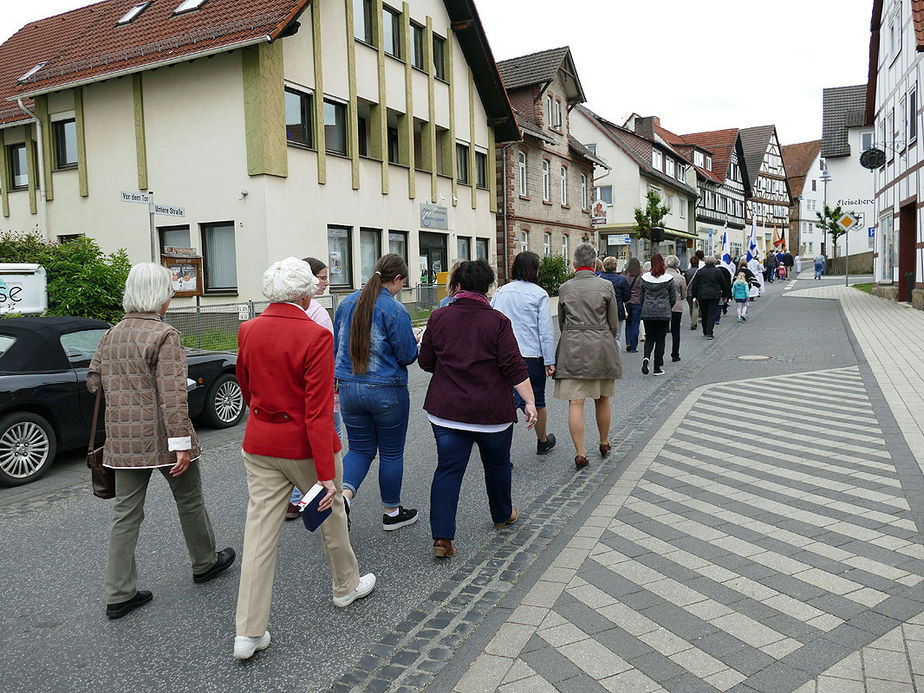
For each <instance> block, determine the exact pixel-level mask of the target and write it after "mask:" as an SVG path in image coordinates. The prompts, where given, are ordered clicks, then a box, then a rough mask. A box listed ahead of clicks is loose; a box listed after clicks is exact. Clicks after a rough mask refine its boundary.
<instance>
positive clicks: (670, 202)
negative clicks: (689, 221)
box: [664, 193, 674, 212]
mask: <svg viewBox="0 0 924 693" xmlns="http://www.w3.org/2000/svg"><path fill="white" fill-rule="evenodd" d="M664 206H665V207H667V211H668V212H669V211H671V210H672V209H673V208H674V196H673V195H671V194H670V193H668V194H667V195H665V196H664Z"/></svg>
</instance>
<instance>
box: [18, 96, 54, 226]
mask: <svg viewBox="0 0 924 693" xmlns="http://www.w3.org/2000/svg"><path fill="white" fill-rule="evenodd" d="M16 101H17V102H18V103H19V108H20V110H21V111H22V112H23V113H25V114H26V115H27V116H29V117H30V118H32V120H33V121H35V129H36V135H37V136H38V191H39V198H40V199H39V220H40V223H41V225H42V228H43V229H44V230H45V237H46V238H47V239H48V240H49V241H50V240H51V230H50V229H49V228H48V210H47V209H46V204H47V202H46V200H45V138H44V137H43V136H42V121H41V120H39V118H38V116H37V115H35V113H33V112H32V111H30V110H29V109H28V108H26V105H25V104H24V103H23V102H22V99H16ZM29 175H32V171H29Z"/></svg>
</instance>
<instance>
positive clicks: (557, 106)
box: [555, 99, 561, 130]
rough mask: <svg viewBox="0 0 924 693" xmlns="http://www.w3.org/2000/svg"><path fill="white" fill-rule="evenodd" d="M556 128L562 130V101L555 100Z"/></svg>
mask: <svg viewBox="0 0 924 693" xmlns="http://www.w3.org/2000/svg"><path fill="white" fill-rule="evenodd" d="M555 127H556V128H557V129H559V130H561V101H559V100H558V99H556V100H555Z"/></svg>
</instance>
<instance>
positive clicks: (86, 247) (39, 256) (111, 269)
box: [0, 233, 131, 323]
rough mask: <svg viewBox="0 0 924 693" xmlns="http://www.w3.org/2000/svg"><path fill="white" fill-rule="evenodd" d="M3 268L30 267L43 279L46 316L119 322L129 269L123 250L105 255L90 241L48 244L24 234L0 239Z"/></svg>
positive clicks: (84, 239)
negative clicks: (7, 264)
mask: <svg viewBox="0 0 924 693" xmlns="http://www.w3.org/2000/svg"><path fill="white" fill-rule="evenodd" d="M0 257H2V258H3V261H4V262H31V263H37V264H39V265H41V266H42V267H44V268H45V273H46V274H47V277H48V313H47V314H48V315H75V316H78V317H83V318H95V319H97V320H106V321H108V322H112V323H114V322H118V321H119V320H120V319H121V318H122V315H123V313H124V311H123V310H122V291H123V290H124V289H125V278H126V277H128V270H129V269H131V264H130V263H129V261H128V255H127V254H126V253H125V251H124V250H119V251H118V252H116V253H113V254H112V255H106V254H105V253H103V251H102V250H101V249H100V247H99V245H98V244H97V242H96V241H95V240H93V239H92V238H86V237H84V236H81V237H79V238H76V239H74V240H73V241H69V242H67V243H52V242H49V241H46V240H45V239H43V238H41V237H39V236H36V235H28V234H14V233H3V234H0Z"/></svg>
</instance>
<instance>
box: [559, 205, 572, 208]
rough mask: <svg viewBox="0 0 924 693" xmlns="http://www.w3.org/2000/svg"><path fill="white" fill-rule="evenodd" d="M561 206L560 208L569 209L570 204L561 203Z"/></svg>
mask: <svg viewBox="0 0 924 693" xmlns="http://www.w3.org/2000/svg"><path fill="white" fill-rule="evenodd" d="M561 208H562V209H571V205H562V206H561Z"/></svg>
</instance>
